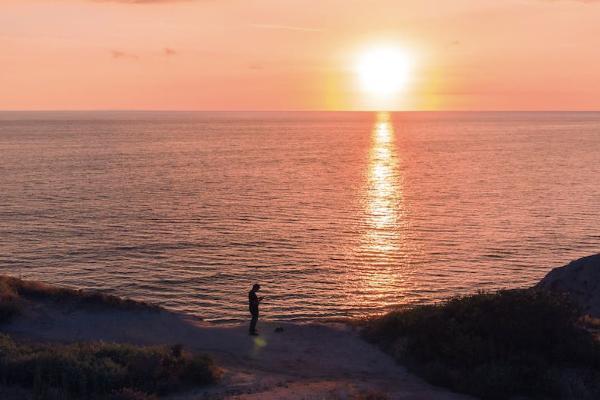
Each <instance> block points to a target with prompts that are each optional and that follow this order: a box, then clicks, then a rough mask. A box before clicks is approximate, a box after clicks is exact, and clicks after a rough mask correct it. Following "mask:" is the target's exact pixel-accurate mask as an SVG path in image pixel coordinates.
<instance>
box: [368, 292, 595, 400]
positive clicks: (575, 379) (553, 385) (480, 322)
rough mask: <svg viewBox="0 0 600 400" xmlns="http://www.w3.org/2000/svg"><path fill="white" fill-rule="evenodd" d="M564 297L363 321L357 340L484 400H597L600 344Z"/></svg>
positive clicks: (531, 295)
mask: <svg viewBox="0 0 600 400" xmlns="http://www.w3.org/2000/svg"><path fill="white" fill-rule="evenodd" d="M579 317H580V314H579V312H578V309H577V308H576V307H575V306H574V305H573V303H571V302H570V301H569V299H567V298H566V297H563V296H559V295H557V294H553V293H547V292H544V291H536V290H510V291H500V292H497V293H479V294H476V295H473V296H467V297H460V298H454V299H451V300H449V301H447V302H445V303H443V304H439V305H426V306H419V307H415V308H411V309H405V310H401V311H396V312H392V313H389V314H387V315H385V316H383V317H378V318H373V319H371V320H368V321H367V322H366V327H365V328H364V331H363V334H364V336H365V338H367V339H368V340H370V341H372V342H374V343H377V344H379V345H380V346H381V347H382V348H383V349H384V350H385V351H387V352H389V353H391V354H392V355H393V356H394V357H395V358H396V359H397V360H399V361H401V362H402V363H404V364H405V365H407V367H408V368H409V369H410V370H412V371H413V372H415V373H417V374H418V375H420V376H422V377H424V378H425V379H426V380H428V381H429V382H431V383H433V384H436V385H440V386H446V387H448V388H450V389H453V390H456V391H460V392H464V393H468V394H472V395H475V396H479V397H482V398H484V399H508V398H512V397H514V396H519V395H525V396H530V397H532V398H560V399H581V400H583V399H598V398H600V344H599V343H598V341H597V340H596V339H595V338H594V336H593V334H592V333H591V332H589V331H588V330H586V329H584V328H583V327H582V326H581V321H580V318H579Z"/></svg>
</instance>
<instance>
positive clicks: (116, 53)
mask: <svg viewBox="0 0 600 400" xmlns="http://www.w3.org/2000/svg"><path fill="white" fill-rule="evenodd" d="M110 55H111V56H112V58H114V59H130V60H137V59H138V58H139V57H138V56H136V55H135V54H132V53H126V52H124V51H121V50H111V51H110Z"/></svg>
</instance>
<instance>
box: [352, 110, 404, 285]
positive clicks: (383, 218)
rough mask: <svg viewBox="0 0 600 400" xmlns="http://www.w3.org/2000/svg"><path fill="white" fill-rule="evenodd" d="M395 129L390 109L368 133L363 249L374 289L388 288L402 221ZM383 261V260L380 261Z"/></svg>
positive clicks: (369, 282) (398, 247) (380, 114)
mask: <svg viewBox="0 0 600 400" xmlns="http://www.w3.org/2000/svg"><path fill="white" fill-rule="evenodd" d="M395 140H396V137H395V131H394V127H393V125H392V123H391V120H390V114H389V113H383V112H382V113H378V115H377V120H376V122H375V125H374V127H373V131H372V133H371V147H370V151H369V161H368V175H367V202H366V205H365V208H366V209H365V214H366V219H367V221H366V227H367V230H366V232H365V235H364V238H363V249H362V251H363V252H365V253H367V254H370V255H371V257H372V258H373V259H374V260H373V261H380V262H375V263H374V264H375V265H376V267H375V268H372V269H370V271H369V274H368V276H367V277H365V278H366V279H365V281H366V282H365V283H366V284H367V285H368V286H370V287H371V288H372V289H373V290H374V291H377V288H378V287H379V288H383V287H385V288H388V289H389V287H390V286H391V285H392V284H393V283H394V282H393V281H394V280H395V279H396V275H397V274H395V273H394V271H392V270H391V268H393V264H394V263H393V262H392V263H390V262H389V261H390V260H392V259H395V258H396V257H397V256H398V252H399V250H400V243H401V237H400V232H399V230H398V227H399V226H401V225H402V223H401V219H402V214H403V212H402V192H401V191H402V188H401V177H400V176H399V171H398V155H397V152H396V147H395ZM381 261H383V262H381Z"/></svg>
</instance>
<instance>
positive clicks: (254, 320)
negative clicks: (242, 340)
mask: <svg viewBox="0 0 600 400" xmlns="http://www.w3.org/2000/svg"><path fill="white" fill-rule="evenodd" d="M257 322H258V314H252V319H251V320H250V333H256V323H257Z"/></svg>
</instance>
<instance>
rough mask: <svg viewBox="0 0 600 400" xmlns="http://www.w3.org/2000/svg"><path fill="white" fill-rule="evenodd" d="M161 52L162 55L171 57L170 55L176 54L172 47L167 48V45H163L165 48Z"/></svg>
mask: <svg viewBox="0 0 600 400" xmlns="http://www.w3.org/2000/svg"><path fill="white" fill-rule="evenodd" d="M163 53H164V55H165V56H167V57H171V56H175V55H177V51H175V50H174V49H171V48H169V47H165V48H164V49H163Z"/></svg>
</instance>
